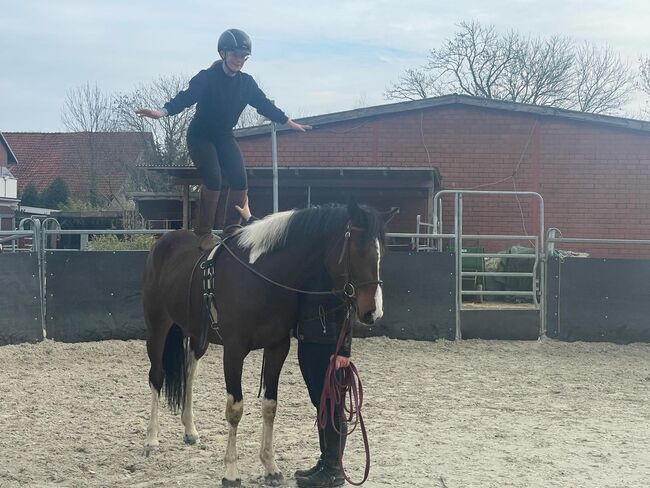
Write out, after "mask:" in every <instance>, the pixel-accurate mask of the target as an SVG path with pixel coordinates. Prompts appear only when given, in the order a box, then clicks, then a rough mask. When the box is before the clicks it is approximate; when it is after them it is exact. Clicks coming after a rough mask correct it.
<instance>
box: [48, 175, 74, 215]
mask: <svg viewBox="0 0 650 488" xmlns="http://www.w3.org/2000/svg"><path fill="white" fill-rule="evenodd" d="M69 195H70V192H69V190H68V184H67V183H66V182H65V180H64V179H63V178H55V179H54V180H52V182H51V183H50V184H49V185H48V186H47V187H46V188H45V189H44V190H43V192H42V193H41V205H43V206H44V207H46V208H59V207H60V206H61V205H62V204H64V203H65V202H66V201H67V200H68V196H69Z"/></svg>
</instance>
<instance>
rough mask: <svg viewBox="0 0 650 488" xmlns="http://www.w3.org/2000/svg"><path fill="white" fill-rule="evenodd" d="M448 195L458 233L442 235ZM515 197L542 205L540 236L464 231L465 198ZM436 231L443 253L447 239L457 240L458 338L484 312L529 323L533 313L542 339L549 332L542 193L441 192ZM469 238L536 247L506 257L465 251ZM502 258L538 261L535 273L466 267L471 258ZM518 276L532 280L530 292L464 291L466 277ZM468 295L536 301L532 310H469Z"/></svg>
mask: <svg viewBox="0 0 650 488" xmlns="http://www.w3.org/2000/svg"><path fill="white" fill-rule="evenodd" d="M445 195H452V196H453V197H454V233H453V234H443V233H442V212H441V210H440V209H441V198H442V197H443V196H445ZM479 195H480V196H481V197H486V196H488V197H489V196H497V195H498V196H512V197H515V198H520V197H522V198H533V199H535V200H536V201H537V204H538V205H539V211H538V214H537V215H538V216H539V221H538V222H537V227H538V229H539V233H538V234H534V235H515V234H505V235H504V234H500V235H498V234H492V235H490V234H480V235H476V234H465V233H464V231H463V199H464V198H465V197H467V196H470V197H471V196H479ZM433 230H434V235H435V238H436V240H437V242H438V244H437V246H436V247H437V249H438V250H442V242H443V239H453V243H454V253H455V276H456V280H455V292H456V334H455V337H456V339H462V338H463V323H464V321H466V320H467V321H471V320H477V319H476V318H477V317H478V319H479V320H480V312H484V313H491V314H494V313H498V314H500V315H504V319H506V318H507V317H505V316H506V315H508V314H510V315H511V317H510V318H511V319H512V320H525V315H526V313H528V314H530V311H532V313H534V315H535V320H537V321H538V324H537V325H538V326H537V329H538V336H539V337H541V336H543V335H544V334H545V333H546V326H545V316H544V302H545V300H544V296H545V290H544V282H545V276H544V273H545V266H544V261H545V259H546V257H545V252H544V200H543V199H542V196H541V195H540V194H539V193H536V192H528V191H478V190H442V191H440V192H438V193H437V194H436V195H435V197H434V201H433ZM467 239H481V240H510V241H530V242H531V243H532V244H533V248H534V253H533V254H503V253H486V252H476V251H473V252H463V250H464V247H463V241H464V240H467ZM490 257H498V258H501V259H523V260H534V262H533V266H532V272H530V273H529V272H502V271H476V270H471V271H468V270H465V271H464V266H463V265H464V264H465V263H466V261H467V260H469V259H480V260H484V259H485V258H490ZM487 276H493V277H517V278H530V280H531V288H530V289H529V290H518V291H513V290H485V289H478V290H463V286H462V284H463V278H470V277H471V278H475V277H487ZM466 295H477V296H480V297H484V296H488V295H500V296H522V297H530V298H532V306H531V307H529V309H528V311H523V310H519V311H514V312H513V313H510V310H506V309H503V308H502V309H494V308H492V307H488V306H487V305H485V306H481V305H480V304H479V305H478V306H472V307H471V308H469V307H467V306H466V305H465V304H464V302H463V297H464V296H466Z"/></svg>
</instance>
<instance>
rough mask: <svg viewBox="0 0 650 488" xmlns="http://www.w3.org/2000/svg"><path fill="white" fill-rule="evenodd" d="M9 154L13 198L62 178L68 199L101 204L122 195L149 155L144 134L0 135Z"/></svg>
mask: <svg viewBox="0 0 650 488" xmlns="http://www.w3.org/2000/svg"><path fill="white" fill-rule="evenodd" d="M3 134H4V138H5V140H6V141H7V143H8V145H9V146H10V147H11V149H12V151H13V154H15V159H17V162H16V163H15V167H14V169H12V172H13V173H14V176H15V177H16V178H18V192H19V194H20V193H21V192H22V191H23V190H24V189H25V188H26V187H27V185H34V186H35V187H36V189H37V190H38V191H39V192H40V191H42V190H43V189H45V188H46V187H47V186H48V185H49V184H50V183H52V181H54V180H55V179H56V178H62V179H63V180H64V181H65V182H66V184H67V186H68V190H69V193H70V196H71V197H72V198H76V199H81V200H87V199H89V198H90V199H96V200H97V201H98V202H99V203H107V202H110V201H111V200H113V199H115V198H117V197H119V196H122V195H124V192H125V191H127V190H128V189H129V184H130V183H131V182H132V176H133V174H134V172H136V171H137V170H136V166H137V165H138V164H140V165H142V164H145V163H146V162H147V160H148V158H151V157H152V154H153V138H152V135H151V134H150V133H146V132H53V133H41V132H4V133H3Z"/></svg>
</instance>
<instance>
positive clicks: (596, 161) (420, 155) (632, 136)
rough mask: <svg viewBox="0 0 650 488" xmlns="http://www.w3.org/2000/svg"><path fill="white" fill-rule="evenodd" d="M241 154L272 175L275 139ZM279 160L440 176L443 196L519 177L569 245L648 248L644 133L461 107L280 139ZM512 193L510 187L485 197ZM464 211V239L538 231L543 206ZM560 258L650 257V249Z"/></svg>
mask: <svg viewBox="0 0 650 488" xmlns="http://www.w3.org/2000/svg"><path fill="white" fill-rule="evenodd" d="M241 146H242V149H243V151H244V155H245V159H246V162H247V165H248V166H249V167H251V166H266V165H270V161H271V143H270V136H269V135H268V134H267V135H263V136H251V137H248V138H243V139H241ZM427 153H428V154H427ZM278 160H279V164H280V165H281V166H390V167H399V166H407V167H409V166H410V167H429V166H435V167H437V168H438V169H439V170H440V173H441V175H442V182H443V188H445V189H470V188H476V187H479V186H482V185H489V184H491V183H494V182H497V181H499V180H502V179H504V178H508V177H509V176H511V175H512V173H513V171H514V170H515V168H517V167H518V171H517V174H516V179H515V182H516V188H517V189H518V190H527V191H536V192H539V193H541V194H542V196H543V198H544V203H545V213H546V219H545V226H546V228H548V227H558V228H560V229H561V230H562V232H563V234H564V235H565V236H566V237H601V238H605V237H611V238H622V237H626V238H643V239H650V134H648V133H646V132H637V131H632V130H621V129H616V128H611V127H608V126H604V125H596V124H590V123H584V122H573V121H568V120H566V119H561V118H558V117H541V116H534V115H531V114H526V113H516V112H506V111H500V110H490V109H480V108H471V107H465V106H460V105H458V106H447V107H443V108H433V109H427V110H424V111H413V112H404V113H400V114H393V115H386V116H381V117H374V118H367V119H361V120H355V121H351V122H343V123H337V124H328V125H326V126H322V127H316V128H315V129H314V130H313V131H311V132H309V133H306V134H302V133H296V132H280V133H279V134H278ZM514 188H515V186H514V182H513V179H512V178H510V179H507V180H506V181H503V182H501V183H499V184H496V185H489V186H483V187H482V188H480V189H494V190H513V189H514ZM396 200H397V198H396ZM464 201H465V203H464V208H465V212H464V229H465V232H466V233H477V234H501V233H506V234H512V233H517V234H523V233H524V227H525V229H526V232H528V233H536V232H538V230H539V228H538V225H537V215H538V212H537V205H536V203H535V201H534V200H531V199H529V198H526V199H522V200H521V202H520V203H521V210H520V208H519V204H518V203H517V201H516V200H515V199H513V198H507V199H506V198H501V197H499V198H495V197H492V198H484V197H481V198H477V197H470V196H468V197H465V200H464ZM384 203H385V206H386V207H389V206H391V205H392V204H394V205H399V202H389V201H385V200H384ZM424 206H426V202H424ZM421 208H424V207H421ZM444 208H445V214H444V222H445V231H452V230H453V217H452V213H451V210H452V209H453V200H452V199H451V198H449V197H447V198H445V199H444ZM522 214H523V218H522ZM398 227H399V228H394V229H393V230H395V231H412V230H413V228H414V227H415V213H413V215H402V216H401V218H400V221H399V225H398ZM470 244H471V243H470ZM478 244H479V245H480V246H483V247H485V248H487V249H491V250H501V249H505V248H506V247H508V246H509V245H510V244H512V243H511V242H493V241H488V240H485V239H484V240H482V241H480V242H479V243H478ZM563 248H567V249H576V250H586V251H589V252H592V255H603V256H607V255H609V256H612V255H616V256H623V255H625V256H639V255H643V256H650V248H639V247H627V248H621V247H620V246H610V247H609V248H605V247H602V246H594V245H588V246H587V245H583V246H578V247H576V246H568V245H564V246H563Z"/></svg>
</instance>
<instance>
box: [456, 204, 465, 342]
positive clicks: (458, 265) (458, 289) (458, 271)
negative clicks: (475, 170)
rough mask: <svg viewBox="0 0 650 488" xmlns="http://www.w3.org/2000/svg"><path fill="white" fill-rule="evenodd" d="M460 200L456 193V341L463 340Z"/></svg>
mask: <svg viewBox="0 0 650 488" xmlns="http://www.w3.org/2000/svg"><path fill="white" fill-rule="evenodd" d="M460 198H461V195H460V194H459V193H456V194H455V195H454V214H455V219H454V234H455V237H454V248H455V249H454V250H455V254H456V256H455V262H456V335H455V337H454V339H455V340H457V341H458V340H460V339H462V338H463V335H462V332H461V328H460V309H461V307H462V303H463V296H462V294H461V289H462V276H461V271H462V266H461V260H462V255H461V252H462V247H461V243H460V234H461V232H462V230H461V226H462V221H461V216H460V212H461V204H460Z"/></svg>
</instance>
